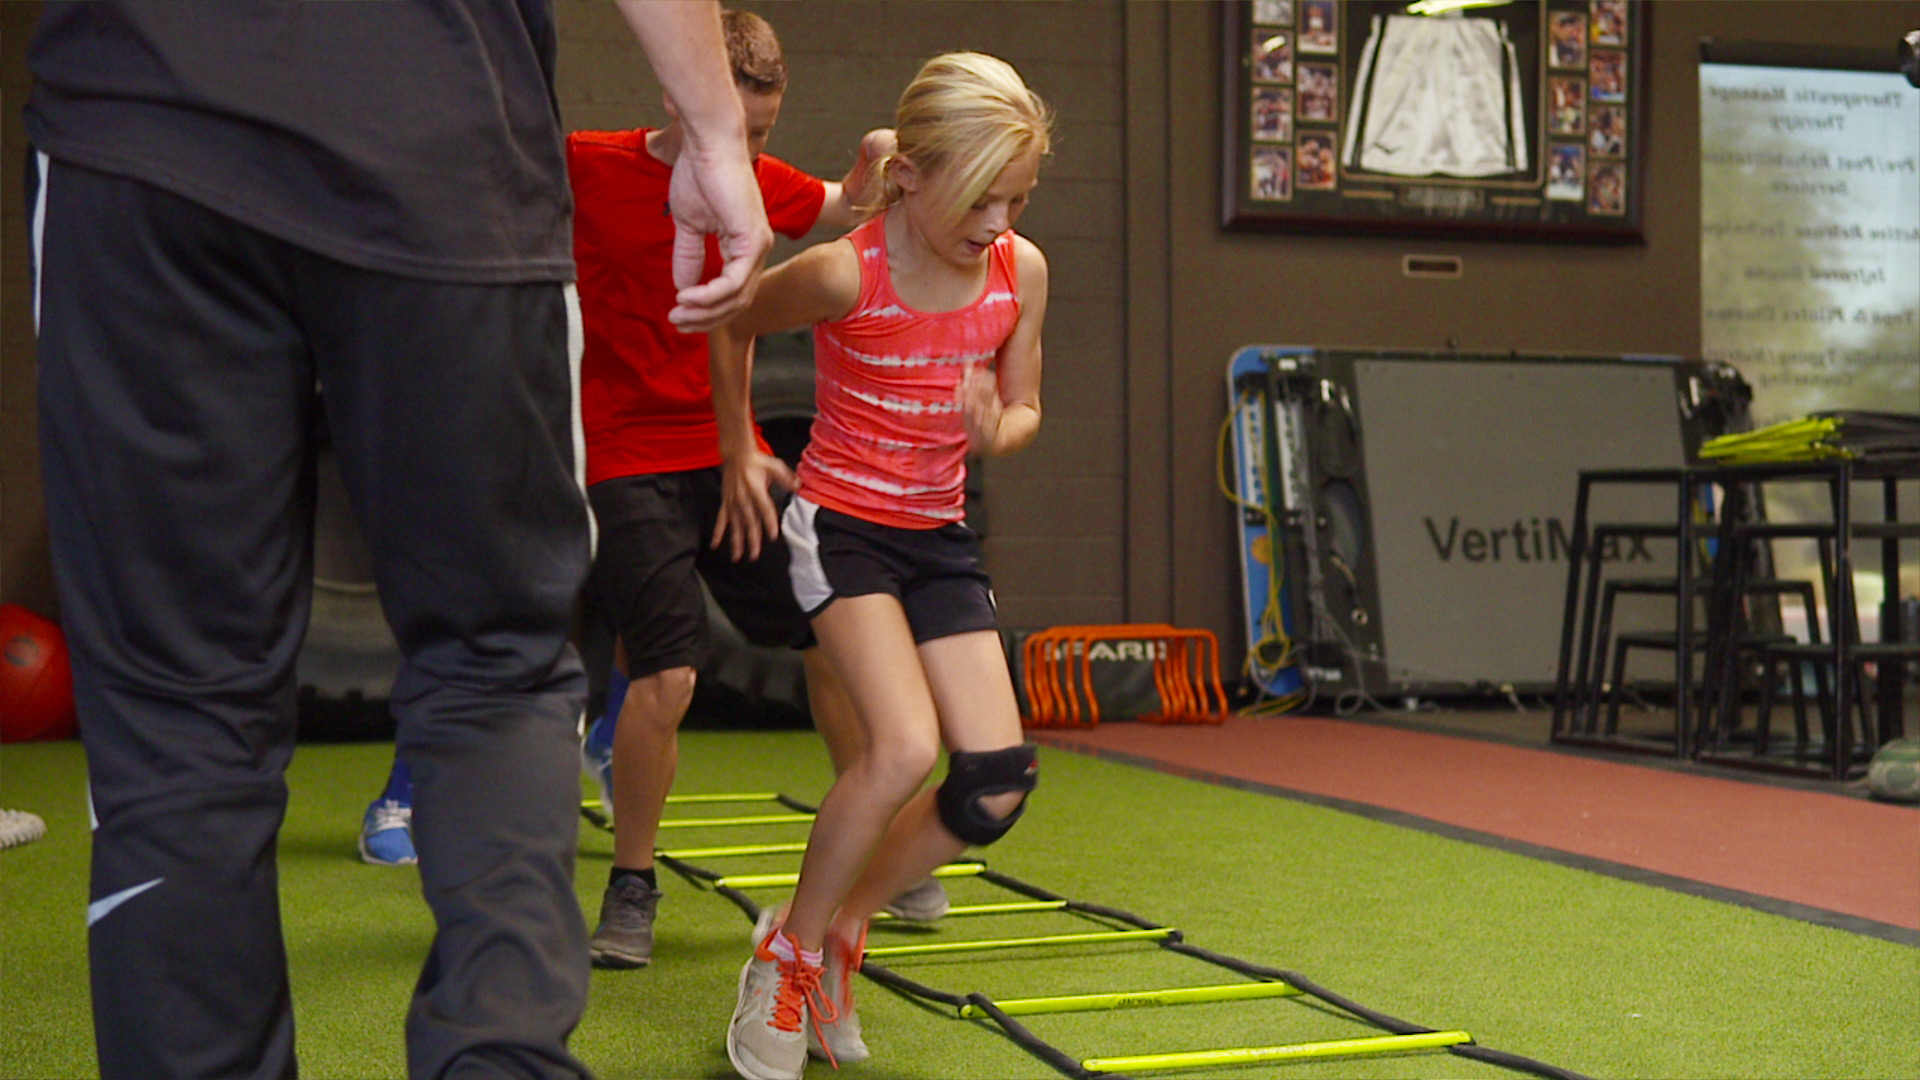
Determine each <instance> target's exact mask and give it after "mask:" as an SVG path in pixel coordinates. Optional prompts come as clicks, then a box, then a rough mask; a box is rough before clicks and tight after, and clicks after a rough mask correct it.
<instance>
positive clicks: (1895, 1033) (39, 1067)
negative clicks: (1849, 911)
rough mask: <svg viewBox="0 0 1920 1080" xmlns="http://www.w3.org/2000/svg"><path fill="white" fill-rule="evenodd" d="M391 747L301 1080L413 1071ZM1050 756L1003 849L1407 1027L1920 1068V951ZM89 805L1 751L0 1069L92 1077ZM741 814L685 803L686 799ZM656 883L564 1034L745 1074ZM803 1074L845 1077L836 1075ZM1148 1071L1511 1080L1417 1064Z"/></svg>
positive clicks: (1148, 1018)
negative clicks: (40, 821)
mask: <svg viewBox="0 0 1920 1080" xmlns="http://www.w3.org/2000/svg"><path fill="white" fill-rule="evenodd" d="M390 753H391V747H389V746H385V745H377V744H376V745H368V744H360V745H326V746H303V747H302V748H301V749H300V751H299V754H298V756H297V758H296V761H295V764H294V767H293V771H292V774H291V777H290V782H291V785H292V789H293V801H292V806H291V808H290V811H289V815H288V821H287V825H286V828H285V831H284V833H283V836H282V843H281V863H280V871H281V880H282V888H283V893H284V897H285V902H284V906H285V917H286V932H287V937H288V944H289V949H290V953H291V956H292V963H293V978H294V995H295V1003H296V1010H297V1023H298V1033H299V1034H298V1037H299V1046H300V1058H301V1070H302V1072H303V1073H304V1074H305V1075H306V1076H309V1077H320V1078H327V1077H374V1076H398V1075H400V1074H401V1073H402V1071H403V1057H402V1052H401V1023H402V1015H403V1012H404V1009H405V1005H406V1002H407V998H408V994H409V991H410V989H411V986H412V984H413V981H414V979H415V977H416V975H417V973H418V968H419V964H420V961H421V958H422V956H423V954H424V950H425V948H426V943H427V940H428V937H429V935H430V933H431V929H432V928H431V924H430V921H429V919H428V917H427V913H426V910H425V907H424V905H422V903H421V902H420V900H419V897H418V891H417V887H416V878H415V876H414V874H413V872H412V871H410V870H405V869H388V868H376V867H370V866H365V865H363V864H361V863H360V862H359V861H358V860H357V858H356V856H355V852H354V840H355V836H356V835H357V830H358V827H359V820H360V814H361V812H362V810H363V809H364V808H365V805H366V803H367V801H368V800H369V799H370V798H371V797H372V796H373V795H374V794H375V793H376V792H377V790H378V789H379V787H380V785H381V783H382V782H383V779H384V776H385V769H386V764H387V760H388V756H389V754H390ZM1408 764H1410V763H1401V765H1400V766H1399V767H1406V766H1407V765H1408ZM1041 773H1042V778H1043V779H1042V784H1041V788H1040V790H1039V792H1037V793H1036V795H1035V796H1034V799H1033V804H1032V809H1031V812H1030V813H1029V814H1028V815H1027V816H1026V818H1025V820H1023V822H1022V823H1021V825H1020V827H1019V828H1017V829H1016V830H1014V832H1013V833H1012V834H1011V835H1010V836H1009V837H1008V838H1007V839H1006V840H1005V841H1003V842H1002V843H1001V844H999V845H997V846H996V847H994V848H992V849H991V850H989V851H988V852H987V853H986V857H987V861H988V862H989V863H990V864H991V865H992V866H993V867H994V868H996V869H997V870H1000V871H1003V872H1006V873H1009V874H1012V875H1014V876H1016V877H1018V878H1021V879H1023V880H1026V881H1030V882H1032V883H1034V884H1036V885H1040V886H1042V887H1044V888H1047V889H1050V890H1052V891H1054V892H1058V893H1061V894H1064V895H1067V896H1071V897H1073V898H1075V899H1081V900H1089V901H1095V902H1099V903H1103V904H1107V905H1110V906H1113V907H1118V908H1122V909H1125V910H1128V911H1132V912H1134V913H1136V914H1139V915H1142V916H1145V917H1147V918H1150V919H1154V920H1157V921H1160V922H1163V923H1166V924H1168V925H1172V926H1176V927H1179V928H1180V929H1181V930H1182V931H1184V933H1185V934H1186V936H1187V938H1188V940H1190V941H1192V942H1193V943H1195V944H1197V945H1201V946H1203V947H1206V948H1210V949H1214V950H1216V951H1219V952H1224V953H1227V954H1230V955H1233V956H1238V957H1241V958H1244V959H1247V960H1251V961H1254V962H1256V963H1260V964H1264V965H1267V966H1271V967H1278V968H1284V969H1289V970H1292V971H1295V972H1298V973H1299V974H1301V975H1304V976H1306V977H1307V978H1310V979H1313V980H1315V981H1317V982H1318V983H1320V984H1321V985H1323V986H1325V987H1327V988H1328V989H1330V990H1333V991H1336V992H1338V993H1341V994H1345V995H1346V996H1348V997H1350V998H1353V999H1355V1000H1357V1001H1359V1002H1360V1003H1362V1004H1364V1005H1367V1006H1370V1007H1372V1008H1375V1009H1378V1010H1381V1011H1383V1012H1386V1013H1389V1014H1391V1015H1395V1016H1398V1017H1400V1018H1402V1019H1405V1020H1409V1021H1412V1022H1414V1023H1418V1024H1424V1025H1427V1026H1430V1027H1435V1028H1443V1029H1451V1028H1459V1029H1463V1030H1466V1031H1468V1032H1471V1033H1472V1034H1473V1036H1474V1037H1475V1039H1476V1040H1477V1041H1478V1042H1480V1043H1481V1044H1483V1045H1486V1046H1490V1047H1494V1048H1497V1049H1501V1050H1506V1051H1509V1052H1512V1053H1516V1054H1523V1055H1526V1056H1529V1057H1533V1058H1537V1059H1540V1060H1542V1061H1546V1062H1550V1063H1552V1064H1555V1065H1559V1066H1562V1067H1565V1068H1568V1069H1573V1070H1576V1071H1579V1072H1582V1073H1586V1074H1588V1075H1591V1076H1595V1077H1621V1078H1626V1077H1783V1078H1789V1077H1790V1078H1800V1077H1874V1078H1877V1077H1913V1076H1920V950H1916V949H1913V948H1911V947H1908V946H1903V945H1899V944H1894V943H1890V942H1886V941H1883V940H1879V939H1875V938H1868V937H1863V936H1859V935H1854V934H1849V933H1846V932H1844V931H1840V930H1835V929H1829V928H1825V927H1820V926H1814V925H1810V924H1807V923H1802V922H1796V921H1793V920H1789V919H1785V918H1781V917H1777V916H1773V915H1769V914H1765V913H1762V912H1757V911H1753V910H1750V909H1746V908H1741V907H1735V906H1731V905H1727V904H1723V903H1719V902H1716V901H1712V900H1706V899H1701V898H1697V897H1691V896H1686V895H1682V894H1677V893H1673V892H1669V891H1666V890H1662V889H1658V888H1653V887H1650V886H1645V885H1639V884H1634V883H1631V882H1626V881H1621V880H1617V879H1613V878H1608V877H1604V876H1600V875H1596V874H1592V873H1588V872H1585V871H1580V870H1575V869H1570V868H1567V867H1562V866H1558V865H1553V864H1548V863H1543V862H1539V861H1536V860H1532V859H1528V858H1525V857H1522V856H1519V855H1514V854H1510V853H1505V852H1501V851H1496V850H1491V849H1487V848H1482V847H1477V846H1475V845H1472V844H1468V843H1464V842H1460V841H1455V840H1450V839H1446V838H1443V837H1438V836H1434V835H1431V834H1427V833H1423V832H1417V831H1413V830H1409V829H1405V828H1400V827H1396V826H1392V825H1386V824H1382V823H1379V822H1376V821H1372V820H1369V819H1366V818H1362V817H1358V816H1355V815H1351V814H1346V813H1341V812H1338V811H1334V810H1328V809H1324V808H1320V807H1315V806H1311V805H1306V804H1302V803H1296V802H1292V801H1289V800H1286V799H1281V798H1276V797H1273V796H1269V795H1262V794H1256V793H1250V792H1245V791H1239V790H1234V789H1229V788H1222V787H1216V786H1211V785H1207V784H1204V783H1200V782H1197V781H1192V780H1187V779H1182V778H1179V777H1175V776H1168V775H1163V774H1160V773H1155V772H1151V771H1147V770H1142V769H1138V768H1134V767H1131V766H1127V765H1122V764H1116V763H1111V762H1105V761H1099V760H1095V759H1092V758H1088V757H1082V756H1079V755H1075V754H1071V753H1065V752H1061V751H1055V750H1045V751H1043V753H1042V768H1041ZM828 781H829V772H828V768H827V765H826V759H825V755H824V753H823V752H822V750H821V747H820V744H819V742H818V740H817V739H816V738H815V737H814V736H813V735H811V734H810V733H807V732H799V731H776V732H753V733H732V732H721V731H689V732H686V733H685V734H684V735H683V740H682V755H681V768H680V781H679V784H678V786H677V788H676V790H677V791H681V792H696V791H752V790H764V791H784V792H787V793H789V794H792V795H794V796H797V797H799V798H802V799H808V800H814V799H818V798H819V796H820V795H821V794H822V793H823V792H824V790H825V788H826V786H827V783H828ZM83 791H84V788H83V776H82V763H81V756H80V751H79V747H78V745H77V744H73V743H63V744H51V745H15V746H8V747H6V748H5V749H4V751H0V805H4V806H5V807H8V808H12V809H24V810H32V811H34V812H36V813H39V814H40V815H41V816H43V817H44V818H46V820H47V823H48V828H49V834H48V836H47V838H46V839H44V840H41V841H39V842H37V843H34V844H31V845H28V846H25V847H22V848H16V849H13V850H10V851H6V852H3V853H0V965H4V966H3V967H0V1001H4V1002H5V1009H6V1022H5V1023H4V1024H0V1076H5V1077H81V1076H93V1075H96V1074H95V1071H94V1066H93V1057H92V1037H91V1030H90V1023H89V1019H88V1013H87V975H86V963H85V930H84V915H83V912H84V909H85V905H86V884H85V881H86V829H87V815H86V807H85V802H84V795H83ZM740 809H741V808H729V807H676V808H673V810H672V811H671V812H670V815H669V816H671V817H689V816H694V815H696V814H717V813H729V812H738V811H739V810H740ZM799 836H800V830H798V829H795V828H793V827H784V828H782V827H770V828H761V829H750V830H685V831H680V830H675V831H671V832H669V833H668V834H666V837H667V839H666V841H665V843H666V844H667V845H669V846H682V845H684V844H689V843H698V844H708V843H742V842H752V841H757V840H771V839H796V838H798V837H799ZM611 854H612V840H611V837H609V836H607V835H606V834H605V833H602V832H599V831H597V830H595V829H593V828H592V827H590V826H586V825H584V824H583V828H582V843H581V859H580V874H579V891H580V898H581V903H582V905H583V907H584V909H585V910H586V912H587V914H588V918H589V920H590V921H591V920H592V918H593V916H594V915H595V914H596V913H597V910H598V903H599V893H600V890H601V888H602V887H603V885H604V883H605V878H606V870H607V867H608V865H609V861H610V859H611ZM783 862H785V865H782V866H777V867H776V865H775V864H781V863H783ZM714 865H716V866H721V865H724V869H726V870H729V871H734V870H761V869H774V868H788V866H790V865H791V862H790V861H786V860H782V859H762V860H754V859H747V860H729V861H728V862H727V863H725V864H719V863H715V864H714ZM664 888H665V889H666V897H665V900H664V902H663V905H662V910H661V921H660V927H659V944H658V946H657V948H656V952H655V957H656V959H655V962H654V965H653V966H652V967H650V968H647V969H644V970H639V971H626V972H603V971H596V972H595V973H594V977H593V996H592V999H591V1001H590V1004H589V1008H588V1012H587V1016H586V1019H585V1021H584V1023H583V1024H582V1025H581V1028H580V1030H579V1031H578V1033H577V1034H576V1036H575V1038H574V1042H573V1046H574V1049H575V1050H576V1052H577V1053H578V1054H579V1055H580V1056H581V1058H582V1059H584V1060H585V1061H586V1062H587V1063H588V1064H589V1065H590V1066H592V1067H593V1068H594V1069H595V1070H597V1071H598V1072H599V1073H601V1074H602V1075H604V1076H606V1077H609V1078H617V1077H727V1076H730V1075H732V1073H731V1069H730V1068H729V1067H728V1064H727V1060H726V1054H725V1050H724V1047H723V1045H722V1036H723V1032H724V1029H725V1026H726V1022H727V1017H728V1015H729V1013H730V1011H731V1008H732V1004H733V997H734V990H735V981H736V979H737V976H738V971H739V965H740V964H741V962H742V961H743V960H744V959H745V957H746V953H747V949H748V942H747V930H748V927H747V923H746V920H745V917H744V916H743V915H742V914H741V913H740V911H739V909H737V908H735V907H734V906H733V905H731V904H730V903H728V902H726V901H725V900H724V899H721V898H719V897H717V896H715V895H713V894H711V893H708V892H704V891H701V890H697V889H695V888H694V887H692V886H690V885H688V884H686V883H685V882H683V881H682V880H680V879H679V878H676V877H673V876H671V875H667V876H666V877H665V879H664ZM952 892H953V894H954V899H955V901H956V902H957V903H976V902H986V901H990V900H999V899H1009V898H1010V897H1008V896H1007V895H1006V894H1005V893H1004V892H1002V891H1001V890H998V889H996V888H993V887H991V886H989V885H987V884H985V883H983V882H979V881H960V882H955V883H953V885H952ZM760 895H764V896H766V897H767V898H768V899H775V898H777V896H778V895H779V894H778V893H768V894H760ZM1086 929H1097V927H1090V926H1088V925H1087V924H1085V923H1084V922H1082V921H1080V920H1077V919H1075V918H1073V917H1070V916H1063V915H1057V914H1049V915H1021V916H1005V917H993V918H977V919H971V920H957V919H954V920H948V921H947V923H946V924H944V925H943V926H942V927H941V928H939V929H938V930H937V931H935V932H933V937H932V938H927V936H926V935H925V934H924V933H920V934H916V933H915V932H913V931H902V930H883V929H876V930H875V931H874V934H873V938H872V942H871V943H872V944H875V945H878V944H883V943H892V942H901V941H910V940H922V939H930V940H931V939H939V940H945V939H952V938H981V937H1002V936H1013V935H1025V934H1038V933H1059V932H1070V931H1074V930H1086ZM214 960H215V958H213V957H210V958H209V962H214ZM893 966H894V968H895V969H896V970H898V971H899V972H901V973H902V974H906V975H908V976H910V977H913V978H915V979H918V980H920V981H922V982H925V983H928V984H930V985H934V986H937V987H939V988H942V989H946V990H952V991H959V992H965V991H970V990H980V991H985V992H987V993H989V994H991V995H993V996H995V997H996V998H1009V997H1017V996H1023V995H1036V994H1049V993H1066V992H1087V991H1100V990H1127V989H1136V988H1141V987H1162V986H1179V985H1194V984H1202V983H1213V982H1231V981H1235V977H1234V976H1232V975H1231V974H1230V973H1226V972H1222V971H1220V970H1219V969H1215V968H1211V967H1209V966H1207V965H1204V964H1201V963H1199V962H1197V961H1193V960H1189V959H1186V958H1182V957H1179V956H1176V955H1173V954H1171V953H1168V952H1167V951H1165V950H1161V949H1158V948H1155V947H1154V946H1152V945H1107V946H1099V947H1095V948H1091V949H1082V950H1078V951H1073V952H1060V951H1047V950H1038V949H1027V950H1021V951H1018V952H1004V953H986V954H972V955H963V956H952V957H946V958H942V959H931V958H921V959H915V960H907V959H904V958H903V959H900V960H898V961H895V962H894V964H893ZM860 1009H861V1017H862V1020H863V1022H864V1025H865V1028H866V1032H867V1037H868V1041H869V1043H870V1044H871V1045H872V1047H873V1050H874V1058H873V1060H871V1061H869V1062H867V1063H864V1064H861V1065H853V1066H848V1067H846V1068H845V1069H843V1070H842V1074H843V1075H844V1076H845V1077H847V1078H848V1080H861V1078H864V1077H883V1076H884V1077H902V1078H916V1077H920V1078H959V1077H966V1078H978V1080H992V1078H1002V1077H1006V1078H1016V1077H1035V1078H1043V1077H1050V1076H1055V1075H1057V1074H1056V1073H1054V1072H1053V1071H1052V1070H1051V1069H1050V1068H1049V1067H1047V1066H1046V1065H1044V1064H1042V1063H1041V1062H1040V1061H1038V1060H1037V1059H1035V1058H1033V1057H1031V1056H1029V1055H1028V1054H1026V1053H1025V1052H1024V1051H1022V1050H1020V1049H1019V1048H1018V1047H1016V1046H1015V1045H1014V1044H1013V1043H1012V1042H1010V1041H1009V1040H1008V1039H1006V1038H1005V1037H1003V1036H1002V1035H1000V1034H999V1033H998V1030H997V1029H996V1028H994V1027H993V1026H992V1025H991V1024H990V1023H986V1022H978V1021H969V1020H961V1019H957V1018H955V1017H953V1016H952V1015H951V1013H950V1011H948V1010H945V1009H937V1010H936V1009H933V1008H930V1007H928V1006H925V1005H923V1004H921V1003H918V1002H915V1001H912V1000H908V999H904V998H901V997H898V996H896V995H894V994H892V993H889V992H887V991H884V990H881V989H878V988H876V987H872V986H871V985H865V984H863V986H862V992H861V995H860ZM1027 1022H1028V1025H1029V1026H1030V1027H1031V1028H1032V1029H1033V1030H1034V1031H1035V1033H1036V1034H1038V1035H1040V1036H1041V1037H1042V1038H1045V1039H1047V1040H1048V1041H1050V1042H1053V1043H1054V1044H1055V1045H1057V1046H1059V1047H1060V1048H1062V1049H1063V1050H1065V1051H1067V1052H1068V1053H1069V1054H1072V1055H1074V1056H1075V1057H1088V1056H1095V1055H1112V1054H1129V1053H1151V1052H1162V1051H1173V1050H1187V1049H1199V1048H1209V1047H1228V1046H1258V1045H1271V1044H1278V1043H1292V1042H1302V1041H1315V1040H1322V1039H1339V1038H1352V1037H1358V1036H1365V1035H1369V1034H1374V1033H1375V1032H1374V1031H1373V1029H1371V1028H1369V1027H1367V1026H1366V1025H1364V1024H1361V1023H1359V1022H1357V1021H1356V1020H1354V1019H1353V1018H1351V1017H1349V1016H1347V1015H1345V1014H1342V1013H1338V1012H1336V1011H1333V1010H1331V1009H1328V1008H1326V1007H1324V1006H1321V1005H1318V1004H1315V1003H1312V1002H1310V1001H1307V1000H1305V999H1281V1000H1275V1001H1264V1002H1245V1003H1236V1004H1229V1005H1197V1006H1180V1007H1162V1008H1147V1009H1136V1010H1129V1011H1123V1012H1108V1013H1097V1014H1086V1015H1068V1016H1054V1017H1032V1018H1029V1019H1028V1021H1027ZM809 1073H810V1075H813V1076H815V1077H824V1076H826V1075H828V1071H827V1069H826V1067H825V1066H823V1065H815V1066H812V1067H810V1070H809ZM1145 1075H1167V1076H1195V1077H1248V1076H1283V1077H1300V1078H1303V1080H1304V1078H1314V1080H1318V1078H1326V1077H1483V1076H1484V1077H1494V1076H1517V1075H1520V1074H1517V1073H1511V1072H1507V1071H1505V1070H1501V1069H1497V1068H1494V1067H1492V1066H1488V1065H1485V1064H1481V1063H1478V1062H1473V1061H1468V1060H1465V1059H1462V1058H1460V1057H1457V1056H1453V1055H1450V1054H1447V1053H1445V1052H1444V1051H1422V1052H1417V1053H1411V1054H1403V1055H1397V1056H1393V1057H1387V1058H1371V1059H1345V1060H1340V1061H1329V1062H1301V1063H1289V1064H1284V1065H1261V1066H1253V1067H1243V1068H1226V1069H1212V1070H1207V1071H1183V1072H1178V1073H1165V1074H1160V1073H1149V1074H1145Z"/></svg>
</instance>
